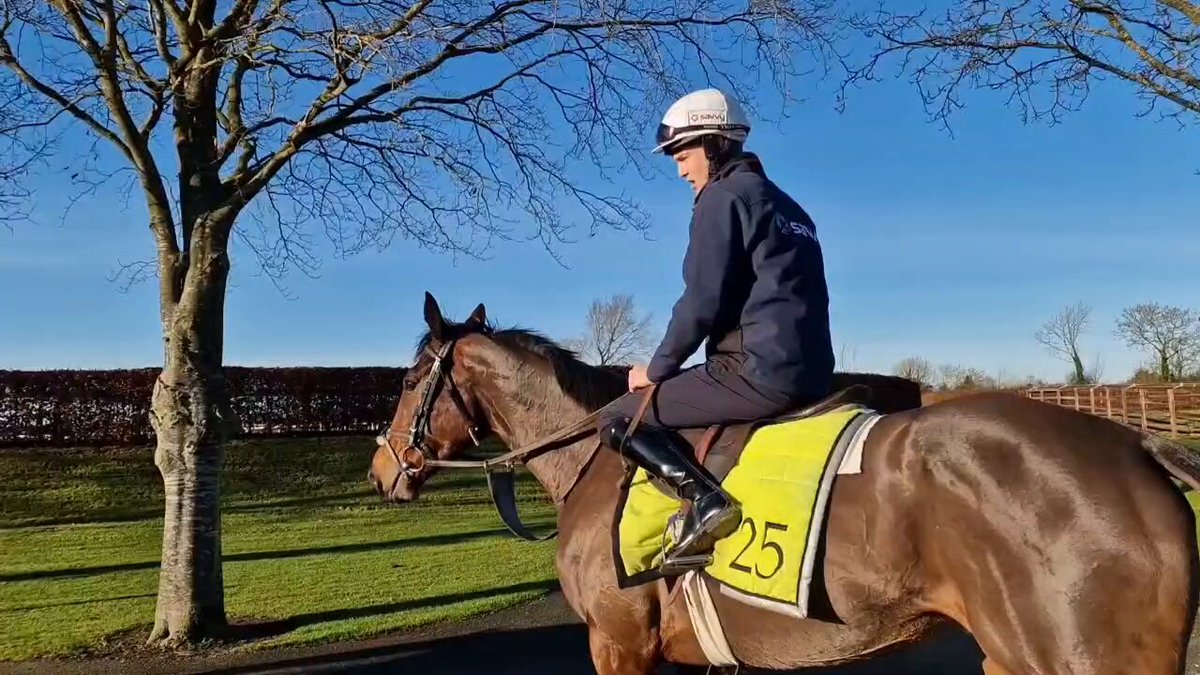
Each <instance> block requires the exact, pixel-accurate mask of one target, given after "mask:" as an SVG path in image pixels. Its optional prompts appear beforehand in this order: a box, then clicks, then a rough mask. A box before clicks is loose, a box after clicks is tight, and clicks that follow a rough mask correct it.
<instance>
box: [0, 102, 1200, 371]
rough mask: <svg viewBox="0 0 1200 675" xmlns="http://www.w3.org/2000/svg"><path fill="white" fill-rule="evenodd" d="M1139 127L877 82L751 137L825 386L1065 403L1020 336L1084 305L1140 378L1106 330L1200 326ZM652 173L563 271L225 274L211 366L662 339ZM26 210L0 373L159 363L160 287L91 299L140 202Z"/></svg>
mask: <svg viewBox="0 0 1200 675" xmlns="http://www.w3.org/2000/svg"><path fill="white" fill-rule="evenodd" d="M696 85H697V86H703V85H704V83H703V82H696ZM1139 109H1140V103H1139V102H1138V101H1137V100H1136V99H1135V98H1134V97H1133V96H1132V94H1131V92H1130V90H1129V89H1128V88H1126V87H1124V86H1121V85H1118V84H1106V85H1104V86H1101V87H1099V88H1098V89H1097V90H1096V91H1095V92H1093V94H1092V97H1091V99H1090V100H1089V102H1088V104H1087V106H1086V107H1085V109H1084V110H1083V111H1081V112H1078V113H1074V114H1072V115H1071V116H1069V117H1068V118H1067V119H1066V120H1065V121H1064V123H1062V124H1060V125H1058V126H1047V125H1042V124H1032V125H1023V124H1022V123H1021V121H1020V119H1019V116H1018V114H1017V112H1016V111H1015V110H1012V109H1009V108H1006V107H1005V106H1004V100H1003V98H1002V97H1000V96H997V95H990V94H979V95H974V96H972V97H971V105H970V107H968V108H967V109H966V110H965V111H963V112H961V113H960V114H958V115H957V116H956V117H955V118H954V119H953V124H954V135H953V136H951V135H950V134H948V133H947V132H946V131H945V130H944V129H942V128H940V127H938V126H935V125H933V124H930V123H928V122H927V121H926V119H925V114H924V111H923V110H922V108H921V105H920V100H919V99H918V97H917V94H916V92H915V90H914V89H912V88H911V87H909V86H908V85H906V84H905V83H904V82H902V81H891V80H889V81H887V82H884V83H882V84H879V85H876V86H873V87H870V88H867V89H863V90H860V91H858V92H856V93H855V94H854V95H853V96H852V97H851V99H850V102H849V105H848V108H847V110H846V111H845V112H844V113H838V112H836V111H835V110H834V108H833V105H832V97H831V94H830V92H829V91H828V90H827V89H817V90H815V91H814V93H813V94H812V95H811V96H810V97H809V100H808V101H807V102H806V103H805V104H803V105H802V106H799V107H797V108H793V109H792V110H791V116H790V118H789V119H787V120H785V121H783V122H781V123H779V124H778V125H770V124H763V125H759V126H758V127H757V128H755V130H754V132H753V134H752V136H751V139H750V142H749V144H748V147H749V149H751V150H753V151H756V152H758V153H759V154H760V156H761V157H762V158H763V161H764V164H765V166H766V169H767V171H768V173H769V175H770V176H771V177H772V178H773V179H774V180H775V181H776V182H778V183H779V184H780V185H781V186H782V187H783V188H784V189H785V190H787V191H788V192H789V193H790V194H792V196H793V197H795V198H796V199H797V200H798V201H799V202H800V203H801V204H803V205H804V207H805V208H806V209H808V211H809V212H810V213H811V214H812V216H813V217H814V219H815V220H816V222H817V226H818V233H819V235H820V237H821V241H822V244H823V246H824V252H825V256H826V264H827V273H828V280H829V284H830V288H831V293H832V307H831V311H832V315H833V331H834V342H835V345H836V346H837V347H838V350H839V352H841V354H842V356H843V357H845V358H844V360H843V361H842V362H841V363H839V368H840V369H853V370H860V371H861V370H867V371H875V372H890V370H891V368H892V366H893V365H894V364H895V362H896V361H898V360H899V359H901V358H903V357H905V356H908V355H921V356H925V357H926V358H929V359H930V360H932V361H933V362H934V363H935V364H949V363H956V364H961V365H969V366H975V367H978V368H981V369H983V370H985V371H986V372H988V373H991V374H993V375H998V376H1001V377H1006V378H1019V377H1023V376H1026V375H1036V376H1040V377H1044V378H1048V379H1057V378H1060V377H1062V375H1063V374H1064V373H1065V372H1066V368H1067V365H1066V364H1064V363H1062V362H1060V361H1056V360H1054V359H1053V357H1051V356H1050V355H1049V354H1047V353H1046V352H1045V350H1044V349H1042V348H1041V347H1040V346H1039V345H1037V343H1036V342H1035V341H1034V340H1033V332H1034V331H1035V330H1036V329H1037V327H1038V325H1039V324H1040V323H1041V322H1042V321H1044V320H1045V319H1047V318H1049V317H1050V316H1051V315H1052V314H1054V313H1055V312H1056V311H1057V310H1058V309H1059V308H1060V307H1061V306H1063V305H1064V304H1068V303H1072V302H1075V301H1077V300H1083V301H1085V302H1089V303H1090V304H1092V306H1093V307H1094V313H1093V327H1092V328H1091V330H1090V331H1089V332H1088V333H1087V334H1085V336H1084V338H1083V340H1082V344H1083V348H1084V353H1085V359H1086V360H1087V361H1089V362H1090V361H1091V360H1093V359H1094V358H1096V357H1099V358H1100V359H1101V361H1102V363H1103V369H1104V370H1103V372H1104V377H1105V379H1119V378H1124V377H1126V376H1128V374H1129V373H1130V372H1131V371H1132V369H1133V368H1134V367H1135V366H1136V365H1137V364H1138V363H1140V362H1142V361H1144V360H1145V356H1144V355H1143V354H1141V353H1138V352H1136V351H1134V350H1131V349H1130V348H1128V347H1126V346H1124V345H1123V344H1121V343H1120V342H1119V341H1118V340H1117V339H1116V338H1114V337H1113V336H1112V329H1113V325H1114V322H1115V319H1116V317H1117V315H1118V314H1119V312H1120V310H1121V308H1122V307H1124V306H1127V305H1130V304H1133V303H1137V302H1142V301H1158V302H1162V303H1167V304H1178V305H1183V306H1192V307H1197V306H1200V271H1198V264H1200V228H1198V227H1197V226H1198V225H1200V176H1197V175H1195V172H1196V170H1197V169H1200V135H1197V133H1196V131H1195V129H1194V128H1193V129H1180V128H1179V127H1178V126H1177V125H1176V124H1175V123H1173V122H1157V121H1155V120H1154V119H1149V118H1137V117H1135V116H1134V113H1136V112H1137V111H1138V110H1139ZM652 134H653V129H647V130H646V144H647V145H649V143H650V139H651V137H652ZM657 166H658V167H659V168H660V169H661V170H662V173H661V175H660V176H658V177H657V178H656V179H655V180H653V181H651V182H648V183H647V182H643V181H641V180H640V179H636V178H631V179H629V180H627V181H625V182H619V183H618V186H619V187H621V188H624V189H628V190H629V191H630V192H631V193H632V194H633V195H634V196H635V197H637V198H639V200H640V202H641V204H642V206H644V207H645V208H647V209H648V210H649V211H650V213H651V214H652V216H653V226H652V228H651V231H650V232H648V233H646V235H645V236H643V235H642V234H639V233H636V232H601V233H599V234H598V235H597V236H595V237H594V238H590V239H588V238H581V240H580V241H579V242H578V243H574V244H568V245H564V246H560V247H558V249H557V250H558V253H559V254H560V256H561V258H562V260H563V261H564V262H565V263H566V265H567V266H568V267H567V268H564V267H563V266H560V265H559V264H558V263H556V262H555V261H554V260H553V259H552V257H551V256H550V255H549V254H547V253H546V251H545V250H544V249H542V248H541V246H540V245H539V244H538V243H536V242H535V243H522V244H499V245H496V246H495V247H494V248H493V249H492V250H491V251H490V253H489V259H488V260H485V261H476V260H471V259H460V260H458V261H454V260H452V259H451V258H450V257H449V256H448V255H441V254H435V253H431V252H428V251H424V250H421V249H418V248H416V247H415V246H413V245H410V244H408V243H407V242H405V241H402V240H398V241H397V242H396V243H394V244H393V245H392V247H390V248H389V249H387V250H386V251H384V252H378V253H377V252H374V251H368V252H364V253H361V254H358V255H357V256H354V257H351V258H348V259H335V258H332V257H325V258H324V259H323V261H322V265H321V268H320V270H319V278H318V279H315V280H313V279H308V278H306V277H304V276H303V275H299V274H294V273H293V274H291V275H289V277H288V278H287V280H286V282H285V283H286V285H287V287H288V290H289V292H290V293H291V295H292V296H293V297H292V298H287V297H284V296H283V295H282V294H281V293H280V292H279V291H278V290H276V288H275V287H274V286H273V285H272V284H271V283H270V281H269V280H267V279H266V278H264V277H262V276H261V275H259V274H258V273H257V271H256V269H255V267H254V262H253V259H252V258H251V257H249V256H248V255H241V256H238V257H237V258H236V259H235V270H234V274H233V282H232V286H231V289H230V292H229V297H228V306H227V319H226V326H227V341H226V349H225V354H226V362H227V363H228V364H236V365H301V364H310V365H398V364H406V363H408V361H409V359H410V357H411V352H412V344H413V341H414V339H415V337H416V335H417V333H418V332H419V331H420V330H421V328H422V320H421V302H422V292H423V291H425V290H430V291H432V292H433V293H434V294H435V295H436V296H437V297H438V299H439V300H440V301H441V303H442V306H443V308H444V309H445V310H446V311H447V313H448V314H450V315H452V316H456V317H460V318H461V317H464V316H465V315H466V313H468V312H469V311H470V310H471V309H472V308H473V307H474V306H475V304H476V303H478V302H483V303H485V304H486V305H487V307H488V310H489V314H490V315H491V316H492V317H493V318H494V319H495V320H496V321H497V322H498V323H500V324H506V325H508V324H519V325H522V326H526V327H531V328H536V329H539V330H541V331H543V332H545V333H546V334H548V335H550V336H551V337H555V338H565V337H568V336H571V335H573V334H575V333H577V332H578V331H580V330H581V328H582V322H583V318H584V314H585V312H586V308H587V304H588V302H589V301H590V300H591V299H593V298H595V297H599V296H606V295H608V294H611V293H615V292H631V293H634V294H635V295H636V297H637V301H638V303H639V305H640V306H641V307H642V308H644V309H647V310H650V311H652V312H653V313H654V315H655V319H656V321H655V328H656V330H657V331H661V329H662V328H663V327H664V325H665V322H666V320H667V318H668V316H669V313H670V309H671V305H672V303H673V302H674V300H675V299H676V297H677V295H678V293H679V292H680V290H681V288H682V281H681V278H680V261H681V258H682V255H683V251H684V248H685V246H686V233H687V226H688V218H689V212H690V207H691V195H690V192H689V188H688V186H687V185H685V184H683V183H681V182H679V181H678V180H677V179H675V178H674V177H673V173H672V172H673V167H672V166H671V164H670V161H669V160H665V159H664V160H659V164H658V165H657ZM35 187H36V189H37V190H38V191H39V202H38V206H37V212H36V215H37V217H38V219H39V222H37V223H35V224H23V223H22V224H17V225H15V226H14V227H13V229H12V230H11V231H9V230H6V229H3V228H0V317H4V318H3V319H0V368H15V369H38V368H54V367H70V368H108V367H131V366H144V365H155V364H156V363H158V362H160V359H161V353H160V340H159V336H160V332H159V327H158V308H157V299H156V296H155V289H154V284H153V282H150V283H143V284H141V285H138V286H135V287H134V288H132V289H131V290H130V291H129V292H128V293H122V292H121V290H120V288H119V286H118V285H117V284H114V283H110V282H109V281H108V280H107V277H108V275H110V274H111V273H112V272H113V271H114V270H115V269H116V268H117V267H118V266H119V264H120V262H128V261H131V260H148V259H150V258H151V257H152V252H153V246H152V241H151V237H150V233H149V231H148V229H147V226H146V224H145V222H146V221H145V218H144V217H143V215H142V214H143V210H142V208H141V207H140V205H139V203H138V201H137V199H138V195H137V194H136V193H135V194H134V195H132V198H131V199H130V200H129V201H128V203H126V202H125V201H124V200H123V198H122V197H121V196H120V195H112V194H106V195H103V196H101V197H97V198H94V199H91V200H89V201H86V202H84V203H83V204H81V205H79V206H76V208H75V209H74V210H72V211H71V212H70V214H69V215H68V217H67V218H66V219H65V220H61V219H60V216H61V213H62V205H63V204H64V198H63V196H62V195H63V194H64V192H65V190H66V187H65V185H64V182H63V180H62V179H61V178H60V177H58V176H55V175H42V176H38V177H37V183H36V184H35ZM594 187H596V189H598V190H603V189H605V186H602V185H601V186H594ZM316 236H318V237H319V236H320V234H319V233H318V234H317V235H316ZM656 334H657V333H656Z"/></svg>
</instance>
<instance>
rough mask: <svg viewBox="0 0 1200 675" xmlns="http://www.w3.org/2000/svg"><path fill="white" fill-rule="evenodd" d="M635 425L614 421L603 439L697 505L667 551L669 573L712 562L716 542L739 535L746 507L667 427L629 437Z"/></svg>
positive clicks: (642, 429) (640, 430)
mask: <svg viewBox="0 0 1200 675" xmlns="http://www.w3.org/2000/svg"><path fill="white" fill-rule="evenodd" d="M629 424H630V420H629V419H627V418H626V419H619V420H615V421H613V422H612V423H610V424H609V425H607V426H606V427H605V428H604V430H603V432H604V433H603V438H602V440H603V441H604V442H605V443H606V444H607V445H608V446H609V447H610V448H612V449H614V450H619V451H620V452H621V454H622V455H624V456H626V457H629V458H630V459H632V460H633V461H634V463H635V464H637V465H638V466H640V467H642V468H644V469H645V470H646V471H647V472H648V473H649V474H650V475H652V476H654V477H656V478H659V479H660V480H662V481H663V482H664V483H666V484H667V485H668V486H669V487H670V488H671V489H673V490H675V492H676V494H677V495H678V496H679V497H680V498H681V499H684V500H687V501H689V502H691V505H692V507H691V508H690V509H688V510H687V511H686V513H685V515H684V518H683V527H682V528H681V529H680V533H679V538H678V540H677V541H676V542H675V545H674V546H673V547H672V548H671V549H670V550H669V551H666V552H665V560H664V562H663V566H662V567H663V571H664V572H668V571H670V570H674V569H679V570H680V571H682V569H683V568H687V567H695V566H702V565H705V564H707V562H708V560H709V558H710V555H709V554H710V553H711V551H712V546H713V544H715V543H716V542H717V540H719V539H721V538H723V537H727V536H729V535H731V534H733V533H734V532H735V531H737V528H738V526H739V525H741V522H742V510H741V506H740V505H739V504H738V503H737V502H735V501H734V500H733V499H732V498H731V497H730V496H729V495H728V494H726V492H725V491H724V490H722V489H721V486H720V484H719V483H718V482H717V480H716V478H714V477H713V475H712V474H711V473H709V472H708V470H707V469H705V468H704V466H703V465H701V464H700V463H699V462H697V461H696V460H695V459H694V458H693V457H692V453H691V451H690V450H689V449H688V448H686V447H680V446H679V445H678V443H677V442H676V441H675V440H674V439H673V438H671V436H670V435H669V434H668V433H667V431H666V430H665V429H662V428H658V427H653V426H648V425H641V426H639V427H638V428H637V429H636V430H635V432H634V433H633V434H632V435H631V436H629V437H628V438H626V434H627V432H628V429H629ZM622 440H624V448H622V445H621V444H622Z"/></svg>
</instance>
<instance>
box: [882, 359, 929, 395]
mask: <svg viewBox="0 0 1200 675" xmlns="http://www.w3.org/2000/svg"><path fill="white" fill-rule="evenodd" d="M892 373H893V374H894V375H896V376H897V377H904V378H907V379H910V380H912V381H913V382H916V383H917V384H920V385H921V388H922V389H932V388H933V385H934V380H935V379H936V378H937V366H935V365H933V362H931V361H930V360H929V359H926V358H924V357H920V356H909V357H906V358H903V359H901V360H900V362H899V363H897V364H896V366H895V368H893V369H892Z"/></svg>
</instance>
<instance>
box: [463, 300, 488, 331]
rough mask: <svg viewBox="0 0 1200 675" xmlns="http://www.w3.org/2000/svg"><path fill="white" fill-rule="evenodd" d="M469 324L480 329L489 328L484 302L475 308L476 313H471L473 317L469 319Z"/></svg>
mask: <svg viewBox="0 0 1200 675" xmlns="http://www.w3.org/2000/svg"><path fill="white" fill-rule="evenodd" d="M467 323H469V324H471V325H474V326H477V327H479V328H484V327H486V326H487V309H485V308H484V306H483V303H482V302H481V303H479V304H478V305H477V306H476V307H475V311H474V312H471V316H469V317H467Z"/></svg>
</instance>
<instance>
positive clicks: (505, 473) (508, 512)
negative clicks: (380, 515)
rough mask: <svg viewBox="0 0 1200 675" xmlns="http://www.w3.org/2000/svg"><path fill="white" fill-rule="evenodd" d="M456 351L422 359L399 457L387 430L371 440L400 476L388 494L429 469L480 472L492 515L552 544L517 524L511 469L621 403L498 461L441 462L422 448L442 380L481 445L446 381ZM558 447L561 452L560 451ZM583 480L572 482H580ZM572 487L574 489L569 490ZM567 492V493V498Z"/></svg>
mask: <svg viewBox="0 0 1200 675" xmlns="http://www.w3.org/2000/svg"><path fill="white" fill-rule="evenodd" d="M453 347H454V340H449V341H447V342H446V343H445V344H444V345H442V348H441V349H440V350H438V351H437V352H436V353H435V352H433V351H432V350H430V349H429V348H426V353H428V354H429V355H430V356H432V357H433V366H432V367H431V369H430V376H429V378H428V379H427V380H426V383H425V389H424V390H423V391H422V392H421V405H420V406H419V407H418V408H417V412H416V414H414V415H413V421H412V425H411V426H410V427H409V432H408V445H407V446H406V447H405V448H404V449H403V450H401V451H397V450H396V446H395V445H393V444H392V438H391V436H392V433H391V429H390V428H389V429H388V430H387V431H386V432H384V433H383V434H380V435H379V436H377V437H376V438H375V442H376V443H377V444H379V445H380V446H385V447H387V449H388V451H389V452H390V453H391V454H392V457H393V458H394V459H395V460H396V463H397V465H398V466H399V467H400V470H399V471H398V472H396V478H395V479H394V480H393V481H392V487H391V490H393V491H394V490H395V488H396V484H397V483H398V482H399V481H400V477H401V476H403V475H406V474H407V475H416V474H419V473H421V472H422V471H424V470H425V469H426V468H427V467H432V468H444V469H483V472H484V474H485V476H486V477H487V482H488V492H489V493H490V494H491V497H492V503H493V504H494V505H495V507H496V511H497V513H498V515H499V516H500V519H501V520H502V521H504V524H505V525H506V526H507V527H508V529H509V531H511V532H512V533H513V534H515V535H516V536H518V537H520V538H522V539H525V540H526V541H545V540H547V539H551V538H553V537H555V536H556V535H557V534H558V530H557V529H554V530H552V531H551V532H550V533H548V534H545V535H537V534H534V533H533V532H532V531H530V530H529V528H527V527H526V526H525V524H524V523H522V522H521V518H520V516H519V515H518V514H517V501H516V485H515V483H514V469H515V468H516V464H517V463H518V462H522V461H524V460H526V459H528V458H530V457H532V456H534V455H535V454H540V453H542V452H543V451H545V452H550V451H552V450H555V449H557V448H554V447H551V446H554V445H555V444H558V443H562V442H563V441H567V440H569V439H572V438H574V437H576V436H577V435H579V434H580V433H581V432H584V431H587V432H588V433H591V432H592V429H593V427H594V425H595V423H596V421H597V420H598V419H600V416H601V415H602V414H604V413H605V412H606V411H607V410H609V409H610V408H612V407H614V406H615V405H616V404H617V403H618V402H619V401H620V400H621V398H620V397H618V398H617V399H616V400H613V401H610V402H609V403H607V404H606V405H604V406H603V407H601V408H599V409H597V410H595V411H593V412H591V413H589V414H587V415H585V416H583V417H581V418H579V419H578V420H576V421H575V422H573V423H571V424H569V425H567V426H566V427H563V428H562V429H559V430H557V431H554V432H552V433H549V434H546V435H544V436H541V437H539V438H536V439H534V440H532V441H530V442H529V443H525V444H524V445H522V446H521V447H519V448H517V449H515V450H510V451H509V452H506V453H504V454H502V455H499V456H497V457H492V458H489V459H478V460H469V459H439V458H438V457H437V453H436V452H434V451H432V450H430V449H429V448H428V446H426V445H425V438H426V436H427V435H428V434H427V432H428V430H429V424H430V417H431V416H432V413H433V403H434V401H435V400H436V399H437V394H436V393H435V392H436V390H437V386H438V385H439V384H440V383H441V380H442V379H443V378H445V379H446V381H448V382H449V383H450V393H451V396H450V398H451V400H453V401H454V404H455V407H457V408H458V411H459V413H460V414H461V415H462V416H463V419H464V420H465V421H466V423H467V433H468V434H470V436H471V441H472V442H473V443H474V444H475V447H479V446H480V445H481V442H480V439H479V426H478V425H476V424H475V419H474V416H473V415H471V413H470V411H468V410H467V406H466V404H465V403H464V402H463V400H462V397H461V396H460V395H459V394H458V387H457V386H456V385H455V383H454V378H453V377H452V376H451V375H450V371H449V369H448V368H445V367H444V364H446V363H448V361H447V356H449V354H450V352H451V350H452V349H453ZM657 388H658V385H656V384H651V385H650V386H649V387H648V388H647V389H646V393H645V394H644V395H643V397H642V402H641V404H640V405H639V406H638V410H637V414H636V415H634V417H633V420H632V421H631V422H630V424H629V430H628V433H627V435H629V434H632V433H633V431H634V430H635V429H637V427H638V425H639V424H640V423H641V421H642V418H643V417H644V416H645V414H646V410H647V409H648V408H649V407H650V403H651V401H652V400H653V398H654V392H655V390H656V389H657ZM621 445H622V448H621V449H622V450H623V449H624V439H622V444H621ZM560 447H562V446H560ZM413 452H415V453H416V455H415V457H416V458H419V459H416V461H410V459H409V457H411V456H412V453H413ZM582 475H583V473H582V472H581V473H580V474H579V476H576V477H575V481H576V482H578V481H579V478H580V477H581V476H582ZM571 487H572V488H573V487H574V484H572V486H571ZM569 492H570V490H568V493H569Z"/></svg>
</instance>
